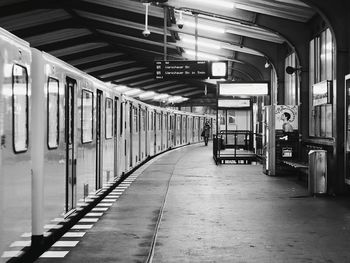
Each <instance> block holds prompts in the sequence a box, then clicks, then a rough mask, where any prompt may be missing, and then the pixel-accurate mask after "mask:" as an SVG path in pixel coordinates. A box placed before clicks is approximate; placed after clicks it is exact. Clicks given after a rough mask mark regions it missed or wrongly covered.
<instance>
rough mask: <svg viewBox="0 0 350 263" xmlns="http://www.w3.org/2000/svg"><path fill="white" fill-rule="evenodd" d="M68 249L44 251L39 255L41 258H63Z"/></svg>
mask: <svg viewBox="0 0 350 263" xmlns="http://www.w3.org/2000/svg"><path fill="white" fill-rule="evenodd" d="M68 253H69V251H46V252H44V253H43V254H42V255H41V256H40V257H41V258H64V257H65V256H66V255H67V254H68Z"/></svg>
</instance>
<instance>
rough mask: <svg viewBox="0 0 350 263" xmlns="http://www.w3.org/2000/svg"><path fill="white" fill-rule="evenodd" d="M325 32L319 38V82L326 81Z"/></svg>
mask: <svg viewBox="0 0 350 263" xmlns="http://www.w3.org/2000/svg"><path fill="white" fill-rule="evenodd" d="M326 65H327V64H326V31H323V32H322V33H321V38H320V70H321V79H320V80H321V81H322V80H325V79H326Z"/></svg>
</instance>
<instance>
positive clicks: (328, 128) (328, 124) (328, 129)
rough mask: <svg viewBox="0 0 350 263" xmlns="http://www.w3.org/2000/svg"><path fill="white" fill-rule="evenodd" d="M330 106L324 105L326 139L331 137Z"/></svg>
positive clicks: (331, 111) (331, 113)
mask: <svg viewBox="0 0 350 263" xmlns="http://www.w3.org/2000/svg"><path fill="white" fill-rule="evenodd" d="M332 106H333V105H332V104H326V105H325V107H326V116H325V119H326V120H325V123H326V134H325V136H326V137H329V138H331V137H333V130H332V129H333V125H332V123H333V110H332Z"/></svg>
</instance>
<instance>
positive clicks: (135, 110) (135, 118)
mask: <svg viewBox="0 0 350 263" xmlns="http://www.w3.org/2000/svg"><path fill="white" fill-rule="evenodd" d="M134 127H135V132H137V131H138V121H137V108H134Z"/></svg>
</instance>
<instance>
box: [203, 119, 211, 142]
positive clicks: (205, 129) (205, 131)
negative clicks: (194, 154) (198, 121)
mask: <svg viewBox="0 0 350 263" xmlns="http://www.w3.org/2000/svg"><path fill="white" fill-rule="evenodd" d="M209 135H210V125H209V121H206V122H205V124H204V127H203V132H202V136H203V137H204V143H205V146H207V145H208V140H209Z"/></svg>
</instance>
